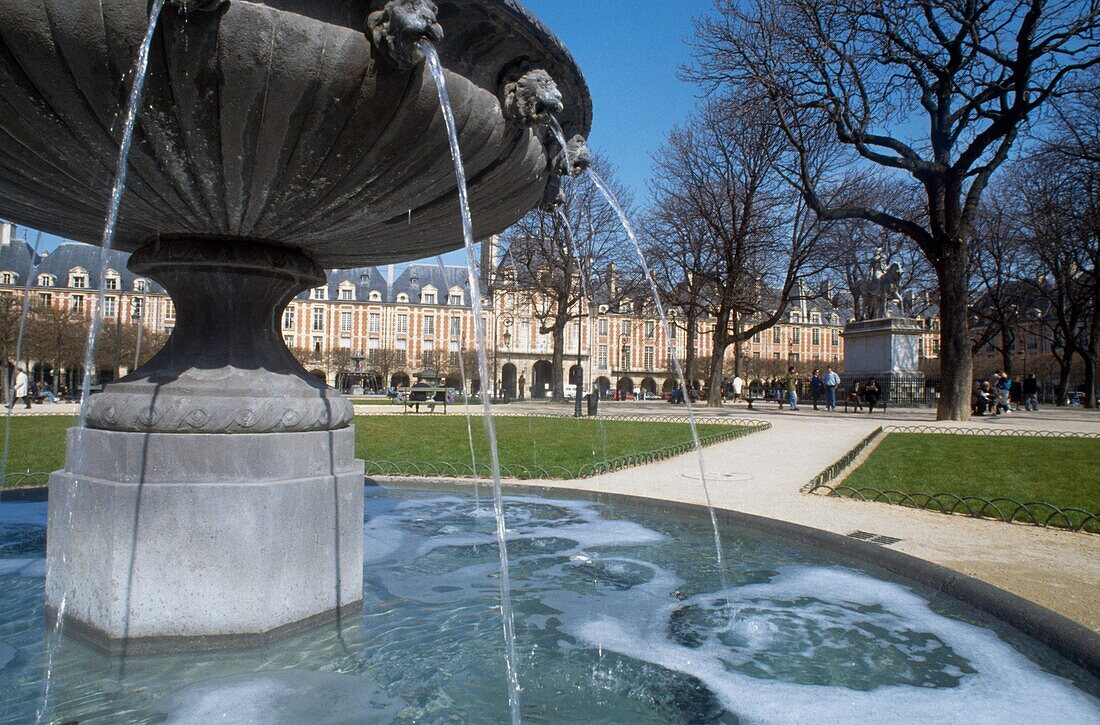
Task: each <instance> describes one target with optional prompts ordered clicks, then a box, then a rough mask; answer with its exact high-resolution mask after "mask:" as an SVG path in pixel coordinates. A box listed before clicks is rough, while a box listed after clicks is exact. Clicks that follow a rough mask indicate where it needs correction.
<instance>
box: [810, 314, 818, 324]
mask: <svg viewBox="0 0 1100 725" xmlns="http://www.w3.org/2000/svg"><path fill="white" fill-rule="evenodd" d="M810 322H812V323H813V324H815V325H820V324H821V313H820V312H811V313H810Z"/></svg>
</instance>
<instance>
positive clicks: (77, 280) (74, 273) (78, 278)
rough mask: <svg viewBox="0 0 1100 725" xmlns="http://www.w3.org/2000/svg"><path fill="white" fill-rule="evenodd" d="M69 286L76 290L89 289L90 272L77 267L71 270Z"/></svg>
mask: <svg viewBox="0 0 1100 725" xmlns="http://www.w3.org/2000/svg"><path fill="white" fill-rule="evenodd" d="M69 286H70V287H73V288H75V289H87V288H88V270H86V269H81V268H80V267H76V268H74V269H70V270H69Z"/></svg>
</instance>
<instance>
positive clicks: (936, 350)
mask: <svg viewBox="0 0 1100 725" xmlns="http://www.w3.org/2000/svg"><path fill="white" fill-rule="evenodd" d="M932 354H933V355H939V354H940V339H939V338H938V337H936V338H933V339H932Z"/></svg>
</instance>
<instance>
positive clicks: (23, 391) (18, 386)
mask: <svg viewBox="0 0 1100 725" xmlns="http://www.w3.org/2000/svg"><path fill="white" fill-rule="evenodd" d="M13 387H14V391H13V392H14V395H13V396H12V400H11V404H10V405H8V410H11V409H12V408H14V407H15V402H16V401H17V400H19V399H20V398H22V399H23V402H24V403H26V404H27V410H30V408H31V396H30V385H29V383H28V381H27V373H26V372H25V371H24V370H23V368H18V369H17V372H16V373H15V385H14V386H13Z"/></svg>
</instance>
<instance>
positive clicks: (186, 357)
mask: <svg viewBox="0 0 1100 725" xmlns="http://www.w3.org/2000/svg"><path fill="white" fill-rule="evenodd" d="M130 267H131V269H133V270H134V271H135V272H137V273H139V274H147V275H149V276H151V277H153V278H154V279H157V280H158V281H160V282H161V283H162V284H164V286H165V287H166V288H167V289H168V291H169V292H170V294H171V295H172V299H173V300H174V301H175V304H176V309H177V318H176V319H177V325H176V328H175V329H174V331H173V333H172V337H171V339H170V340H169V342H168V344H167V345H166V346H165V348H164V349H163V350H162V351H161V352H160V353H158V354H157V355H156V356H155V357H154V358H153V359H152V360H151V361H150V362H149V363H148V364H146V365H145V366H143V367H141V368H139V369H138V370H136V371H135V372H134V373H133V374H132V375H130V376H128V377H126V378H124V379H123V380H121V381H119V382H118V383H115V384H111V385H108V386H106V387H105V389H104V391H103V392H102V393H99V394H97V395H95V396H94V397H93V398H91V400H90V401H89V405H88V428H87V429H84V430H81V429H73V430H71V431H70V434H69V441H68V455H67V459H66V460H67V466H66V469H65V470H64V471H58V472H57V473H55V474H53V476H51V479H50V507H49V531H48V542H49V543H48V551H47V557H48V569H47V571H48V575H47V581H46V604H47V607H48V609H49V610H51V611H53V612H61V613H63V614H64V619H65V631H66V633H68V634H73V635H76V636H78V637H81V638H83V639H86V640H89V641H90V642H91V643H92V644H94V645H96V646H99V647H102V648H105V649H109V650H125V651H127V652H134V651H138V650H145V651H163V650H171V649H201V648H209V647H224V646H240V645H250V644H259V643H261V642H262V641H264V640H265V639H266V638H268V637H271V636H274V635H277V634H281V633H285V632H287V631H290V630H295V629H299V628H302V627H305V626H310V625H313V624H316V623H320V622H322V621H325V620H329V619H333V618H336V617H339V616H340V615H341V613H345V612H348V611H349V610H353V609H355V608H357V607H358V606H360V605H361V602H362V596H363V593H362V562H363V463H362V462H361V461H357V460H355V433H354V428H353V427H352V426H350V425H349V424H350V421H351V417H352V408H351V405H350V403H349V402H348V401H347V400H345V399H344V398H342V397H341V396H339V395H338V394H337V393H335V392H334V391H332V390H330V389H328V388H326V387H325V385H324V384H323V383H322V382H321V381H319V380H316V379H315V378H313V377H312V376H310V375H309V374H308V373H307V372H306V371H305V370H304V369H303V368H302V367H301V366H300V365H299V364H298V363H297V361H295V360H294V357H293V356H292V355H291V354H290V351H289V350H288V349H287V347H286V345H285V344H284V342H283V339H282V336H281V334H280V331H279V324H278V318H279V315H280V313H281V311H282V309H283V307H284V306H285V305H286V303H287V302H288V301H289V300H290V299H292V298H293V297H294V295H296V294H297V293H299V292H301V291H302V290H304V289H308V288H309V287H313V286H317V285H319V284H322V283H323V281H324V275H323V273H322V271H321V270H320V269H319V268H318V267H317V266H316V265H315V264H314V263H313V262H312V261H311V260H310V259H309V258H308V257H307V256H306V255H304V254H302V253H300V252H297V251H293V250H287V249H283V248H280V247H275V246H271V245H267V244H262V243H252V242H233V243H227V242H226V241H225V240H216V241H209V242H206V241H202V240H195V239H162V240H158V241H156V242H154V243H152V244H150V245H147V246H146V247H144V248H142V249H141V250H139V251H138V252H136V253H135V254H134V255H133V257H132V258H131V262H130Z"/></svg>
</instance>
